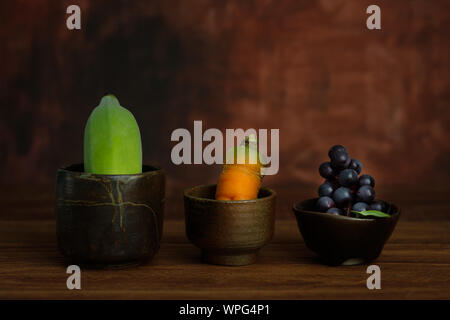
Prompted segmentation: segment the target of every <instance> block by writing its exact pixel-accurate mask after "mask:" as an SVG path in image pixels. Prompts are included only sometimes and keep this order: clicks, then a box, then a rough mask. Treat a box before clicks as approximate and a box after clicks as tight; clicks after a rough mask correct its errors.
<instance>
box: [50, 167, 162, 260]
mask: <svg viewBox="0 0 450 320" xmlns="http://www.w3.org/2000/svg"><path fill="white" fill-rule="evenodd" d="M83 169H84V166H83V164H76V165H72V166H69V167H66V168H62V169H59V170H58V171H57V175H56V218H57V238H58V247H59V250H60V252H61V253H62V255H63V256H64V258H65V260H66V261H67V262H69V263H75V264H79V265H88V266H92V267H122V266H127V265H136V264H141V263H143V262H146V261H148V260H149V259H151V258H152V257H153V255H154V254H155V253H156V252H157V251H158V249H159V246H160V241H161V236H162V228H163V215H164V189H165V173H164V170H162V169H158V168H155V167H152V166H147V165H144V166H143V170H142V173H140V174H130V175H99V174H90V173H86V172H83Z"/></svg>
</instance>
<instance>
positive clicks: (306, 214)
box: [293, 199, 400, 265]
mask: <svg viewBox="0 0 450 320" xmlns="http://www.w3.org/2000/svg"><path fill="white" fill-rule="evenodd" d="M316 201H317V199H309V200H305V201H302V202H299V203H297V204H295V205H294V207H293V210H294V214H295V217H296V218H297V224H298V227H299V229H300V233H301V234H302V236H303V239H304V241H305V244H306V246H307V247H308V248H309V249H311V250H312V251H314V252H315V253H317V254H318V255H319V257H320V258H321V260H322V261H324V262H325V263H326V264H329V265H341V264H344V265H352V264H361V263H365V262H369V261H371V260H375V259H376V258H377V257H378V256H379V255H380V253H381V251H382V250H383V246H384V244H385V243H386V241H387V240H388V239H389V236H390V235H391V233H392V231H393V230H394V228H395V225H396V224H397V221H398V218H399V216H400V209H399V208H398V207H397V206H395V205H393V204H390V203H386V204H387V207H388V213H389V214H390V215H391V216H390V217H389V218H372V219H359V218H353V217H347V216H338V215H332V214H329V213H324V212H317V211H314V207H315V203H316Z"/></svg>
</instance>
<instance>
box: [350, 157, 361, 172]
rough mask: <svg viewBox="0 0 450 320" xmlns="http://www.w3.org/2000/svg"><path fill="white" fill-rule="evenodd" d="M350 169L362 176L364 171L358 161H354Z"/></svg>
mask: <svg viewBox="0 0 450 320" xmlns="http://www.w3.org/2000/svg"><path fill="white" fill-rule="evenodd" d="M349 168H350V169H353V170H355V171H356V173H357V174H360V173H361V171H362V163H361V161H359V160H358V159H352V160H351V161H350V165H349Z"/></svg>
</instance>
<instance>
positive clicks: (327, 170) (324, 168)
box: [319, 162, 334, 179]
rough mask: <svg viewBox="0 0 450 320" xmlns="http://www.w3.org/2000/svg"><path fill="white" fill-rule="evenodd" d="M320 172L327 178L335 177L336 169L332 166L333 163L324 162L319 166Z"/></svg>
mask: <svg viewBox="0 0 450 320" xmlns="http://www.w3.org/2000/svg"><path fill="white" fill-rule="evenodd" d="M319 173H320V175H321V176H322V177H324V178H325V179H329V178H333V177H334V170H333V168H332V167H331V163H329V162H324V163H322V164H321V165H320V166H319Z"/></svg>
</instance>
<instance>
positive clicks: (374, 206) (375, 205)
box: [369, 200, 386, 212]
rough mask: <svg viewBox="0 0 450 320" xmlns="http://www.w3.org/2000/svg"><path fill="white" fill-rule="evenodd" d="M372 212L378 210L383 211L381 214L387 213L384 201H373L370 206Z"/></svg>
mask: <svg viewBox="0 0 450 320" xmlns="http://www.w3.org/2000/svg"><path fill="white" fill-rule="evenodd" d="M369 208H370V210H377V211H381V212H386V211H385V210H386V205H385V204H384V202H383V201H381V200H375V201H373V202H372V203H371V204H370V206H369Z"/></svg>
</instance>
